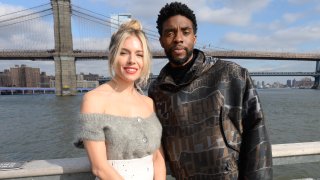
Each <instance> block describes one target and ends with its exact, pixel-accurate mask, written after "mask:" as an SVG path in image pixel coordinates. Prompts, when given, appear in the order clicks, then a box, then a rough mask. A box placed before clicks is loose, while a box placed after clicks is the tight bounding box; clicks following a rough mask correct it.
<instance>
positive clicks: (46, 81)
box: [40, 72, 55, 88]
mask: <svg viewBox="0 0 320 180" xmlns="http://www.w3.org/2000/svg"><path fill="white" fill-rule="evenodd" d="M51 80H55V76H47V74H46V72H41V74H40V87H46V88H48V87H51V85H50V81H51ZM53 87H54V86H53Z"/></svg>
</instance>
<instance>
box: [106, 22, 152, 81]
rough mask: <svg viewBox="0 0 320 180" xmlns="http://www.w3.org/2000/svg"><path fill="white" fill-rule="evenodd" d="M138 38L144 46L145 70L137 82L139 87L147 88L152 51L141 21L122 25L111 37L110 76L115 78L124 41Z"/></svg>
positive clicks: (143, 69)
mask: <svg viewBox="0 0 320 180" xmlns="http://www.w3.org/2000/svg"><path fill="white" fill-rule="evenodd" d="M130 36H136V37H138V38H139V40H140V41H141V44H142V50H143V68H142V70H141V75H140V78H139V79H138V80H137V81H136V82H135V84H136V85H138V86H145V85H146V84H147V83H148V79H149V75H150V67H151V59H152V55H151V51H150V48H149V44H148V39H147V37H146V35H145V33H144V32H143V30H142V26H141V24H140V22H139V21H137V20H131V21H129V22H126V23H124V24H122V25H121V26H120V27H119V30H118V31H117V32H115V33H114V34H113V35H112V36H111V41H110V45H109V71H110V76H111V77H112V78H113V77H114V76H115V71H114V68H115V66H116V64H117V57H118V56H119V55H120V50H121V47H122V46H123V43H124V41H125V40H126V39H127V38H128V37H130Z"/></svg>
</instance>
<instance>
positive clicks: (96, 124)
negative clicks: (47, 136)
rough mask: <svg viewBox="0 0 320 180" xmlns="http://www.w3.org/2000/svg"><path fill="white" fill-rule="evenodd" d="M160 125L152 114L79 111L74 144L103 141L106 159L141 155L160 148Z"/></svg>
mask: <svg viewBox="0 0 320 180" xmlns="http://www.w3.org/2000/svg"><path fill="white" fill-rule="evenodd" d="M161 134H162V127H161V124H160V122H159V120H158V118H157V116H156V114H155V113H153V114H152V115H150V116H149V117H147V118H142V117H122V116H116V115H110V114H80V117H79V122H78V123H77V127H76V131H75V135H76V142H75V143H74V144H75V146H76V147H79V148H82V147H83V140H93V141H105V142H106V143H107V156H108V159H109V160H123V159H134V158H141V157H145V156H147V155H151V154H152V153H153V152H154V151H155V150H157V149H158V148H159V147H160V143H161Z"/></svg>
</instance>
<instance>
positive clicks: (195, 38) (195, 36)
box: [193, 34, 197, 44]
mask: <svg viewBox="0 0 320 180" xmlns="http://www.w3.org/2000/svg"><path fill="white" fill-rule="evenodd" d="M196 43H197V35H196V34H195V35H194V40H193V44H196Z"/></svg>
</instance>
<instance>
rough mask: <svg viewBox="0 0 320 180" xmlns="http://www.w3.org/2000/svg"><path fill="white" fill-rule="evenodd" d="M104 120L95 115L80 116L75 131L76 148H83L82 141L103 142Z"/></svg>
mask: <svg viewBox="0 0 320 180" xmlns="http://www.w3.org/2000/svg"><path fill="white" fill-rule="evenodd" d="M103 121H105V119H102V118H101V116H99V115H97V114H80V115H79V118H78V122H77V123H76V130H75V139H76V140H75V143H74V145H75V146H76V147H78V148H83V140H92V141H105V140H106V138H105V133H104V129H105V123H103Z"/></svg>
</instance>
